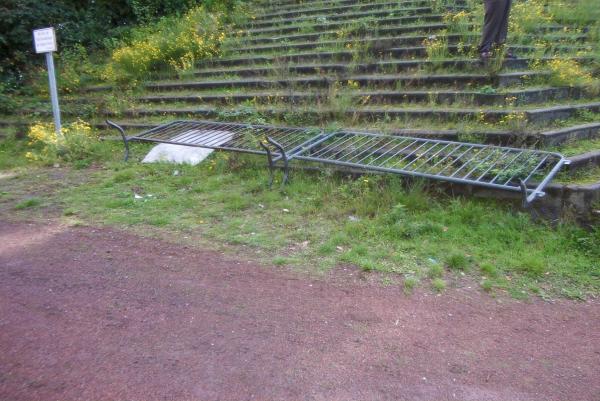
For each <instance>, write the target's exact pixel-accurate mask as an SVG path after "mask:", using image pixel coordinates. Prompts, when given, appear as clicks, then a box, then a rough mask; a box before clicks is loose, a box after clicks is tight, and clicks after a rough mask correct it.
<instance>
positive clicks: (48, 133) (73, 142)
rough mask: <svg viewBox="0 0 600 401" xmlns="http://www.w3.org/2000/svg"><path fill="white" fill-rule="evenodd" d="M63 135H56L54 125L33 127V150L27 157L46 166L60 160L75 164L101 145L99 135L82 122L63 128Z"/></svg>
mask: <svg viewBox="0 0 600 401" xmlns="http://www.w3.org/2000/svg"><path fill="white" fill-rule="evenodd" d="M61 133H62V135H61V136H58V135H56V132H55V130H54V125H52V124H46V123H37V124H35V125H33V126H32V127H31V128H30V129H29V133H28V137H29V143H28V145H29V146H31V147H32V150H31V151H29V152H27V153H26V154H25V157H27V158H28V159H29V160H35V161H40V162H42V163H45V164H53V163H55V162H57V161H58V160H63V161H68V162H74V161H78V160H83V159H85V158H88V157H90V156H91V155H93V154H94V149H95V147H96V146H97V144H98V143H99V141H98V134H97V133H96V132H95V131H94V130H92V128H91V127H90V125H89V124H87V123H86V122H83V121H81V120H78V121H76V122H74V123H71V124H68V125H66V126H63V127H62V130H61Z"/></svg>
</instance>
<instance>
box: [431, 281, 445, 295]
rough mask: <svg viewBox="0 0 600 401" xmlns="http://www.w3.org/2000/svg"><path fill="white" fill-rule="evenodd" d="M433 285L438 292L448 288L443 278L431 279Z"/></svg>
mask: <svg viewBox="0 0 600 401" xmlns="http://www.w3.org/2000/svg"><path fill="white" fill-rule="evenodd" d="M431 287H432V288H433V289H434V290H435V291H436V292H442V291H444V290H445V289H446V282H445V281H444V280H442V279H441V278H434V279H433V280H431Z"/></svg>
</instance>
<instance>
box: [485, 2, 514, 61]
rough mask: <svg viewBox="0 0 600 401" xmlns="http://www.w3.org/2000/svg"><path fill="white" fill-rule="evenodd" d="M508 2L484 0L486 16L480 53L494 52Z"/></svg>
mask: <svg viewBox="0 0 600 401" xmlns="http://www.w3.org/2000/svg"><path fill="white" fill-rule="evenodd" d="M506 1H507V0H484V8H485V16H484V18H483V29H482V31H481V42H480V44H479V53H480V54H484V53H489V52H491V51H492V50H493V48H494V45H495V44H496V40H497V39H498V36H499V33H500V28H501V27H502V18H503V16H504V12H505V11H506V10H505V9H506V7H505V4H506Z"/></svg>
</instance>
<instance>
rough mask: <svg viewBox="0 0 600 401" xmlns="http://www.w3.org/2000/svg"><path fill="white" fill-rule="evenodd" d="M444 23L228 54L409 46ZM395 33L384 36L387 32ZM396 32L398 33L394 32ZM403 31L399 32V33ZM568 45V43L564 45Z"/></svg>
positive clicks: (240, 48)
mask: <svg viewBox="0 0 600 401" xmlns="http://www.w3.org/2000/svg"><path fill="white" fill-rule="evenodd" d="M445 27H446V26H445V25H444V24H428V25H419V26H418V29H416V30H415V27H414V26H410V25H408V26H405V27H400V28H390V29H384V30H383V31H382V32H378V33H377V34H376V35H375V36H371V37H369V36H364V37H360V38H352V37H351V38H343V39H322V40H318V41H308V42H283V43H276V44H266V45H251V46H250V45H246V46H244V45H241V44H237V45H232V46H231V47H228V48H227V52H228V53H232V54H246V53H252V54H264V53H283V54H285V53H289V52H291V51H299V50H311V49H340V48H348V47H350V48H362V47H366V48H373V49H375V50H381V49H385V48H388V47H396V46H408V45H413V46H415V45H421V44H422V43H423V41H424V40H425V39H428V38H429V37H430V36H431V35H432V34H435V33H436V32H438V31H440V30H441V29H444V28H445ZM420 31H424V32H425V33H426V34H412V35H404V34H405V33H414V32H420ZM386 34H389V35H393V36H383V35H386ZM394 34H396V35H394ZM398 34H399V35H398ZM445 37H446V38H447V40H448V43H450V44H455V43H458V42H461V43H464V44H465V45H467V46H469V47H472V46H475V44H476V43H477V42H478V40H479V35H478V34H472V35H466V36H465V35H457V34H447V35H445ZM544 38H545V39H546V40H548V41H550V42H553V43H564V42H565V41H569V42H571V43H575V42H581V41H584V40H585V39H586V38H587V36H586V35H561V34H553V35H545V36H544ZM562 46H565V45H562Z"/></svg>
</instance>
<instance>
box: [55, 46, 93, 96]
mask: <svg viewBox="0 0 600 401" xmlns="http://www.w3.org/2000/svg"><path fill="white" fill-rule="evenodd" d="M58 63H59V65H58V68H59V71H60V74H58V80H59V81H58V87H59V90H60V91H61V92H62V93H72V92H74V91H76V90H77V89H79V88H80V87H81V85H82V84H84V83H85V81H86V80H87V79H90V78H92V77H94V76H97V75H98V74H97V72H96V68H95V67H94V66H93V65H92V63H91V62H90V59H89V56H88V52H87V50H86V49H85V47H83V46H82V45H80V44H76V45H75V46H73V47H71V48H68V49H64V50H62V51H61V52H60V54H59V58H58Z"/></svg>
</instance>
